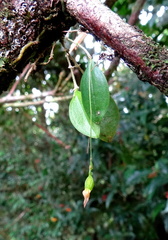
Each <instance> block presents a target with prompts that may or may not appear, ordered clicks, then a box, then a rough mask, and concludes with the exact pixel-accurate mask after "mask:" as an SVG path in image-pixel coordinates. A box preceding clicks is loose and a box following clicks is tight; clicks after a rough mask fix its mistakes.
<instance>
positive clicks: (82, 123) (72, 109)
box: [69, 90, 100, 138]
mask: <svg viewBox="0 0 168 240" xmlns="http://www.w3.org/2000/svg"><path fill="white" fill-rule="evenodd" d="M69 117H70V120H71V123H72V124H73V126H74V127H75V128H76V129H77V130H78V131H79V132H81V133H82V134H84V135H86V136H88V137H92V138H98V137H99V134H100V127H99V126H98V125H96V124H95V123H91V125H90V120H89V118H88V116H87V114H86V112H85V110H84V108H83V104H82V97H81V92H80V91H78V90H76V91H75V93H74V96H73V98H72V100H71V102H70V106H69Z"/></svg>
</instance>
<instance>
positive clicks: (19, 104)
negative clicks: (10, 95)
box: [3, 95, 72, 108]
mask: <svg viewBox="0 0 168 240" xmlns="http://www.w3.org/2000/svg"><path fill="white" fill-rule="evenodd" d="M71 98H72V95H68V96H62V97H53V98H52V99H50V100H46V99H43V100H38V101H27V102H14V103H5V104H3V107H4V108H7V107H28V106H37V105H42V104H44V103H51V102H59V101H66V100H69V99H71Z"/></svg>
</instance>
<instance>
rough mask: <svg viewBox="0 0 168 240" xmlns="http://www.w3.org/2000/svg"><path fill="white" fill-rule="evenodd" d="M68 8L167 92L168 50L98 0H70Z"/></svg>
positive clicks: (142, 77) (143, 77)
mask: <svg viewBox="0 0 168 240" xmlns="http://www.w3.org/2000/svg"><path fill="white" fill-rule="evenodd" d="M66 2H67V10H68V11H69V12H70V14H71V15H72V16H74V17H75V18H76V19H77V21H78V22H80V23H81V24H82V25H83V26H85V27H86V29H88V30H89V31H90V32H91V33H93V34H94V35H95V36H96V37H97V38H99V39H100V40H102V41H103V42H104V43H105V44H106V45H107V46H109V47H111V48H113V49H114V50H116V51H117V52H118V54H119V55H120V57H121V58H122V59H123V60H124V61H125V62H126V63H127V65H128V66H129V67H130V68H131V69H132V70H133V71H134V72H135V73H136V74H137V76H138V78H139V79H140V80H142V81H144V82H149V83H150V84H152V85H154V86H156V87H157V88H158V89H159V90H160V91H161V92H163V93H164V94H165V95H168V50H167V49H166V48H164V47H161V46H159V45H157V44H156V43H155V42H154V41H152V39H151V38H148V37H146V36H145V35H144V34H143V32H141V31H140V30H138V29H136V28H135V27H133V26H130V25H128V24H127V23H125V22H124V21H123V20H122V19H121V18H120V17H119V16H118V15H117V14H115V13H114V12H112V11H111V10H110V9H108V8H107V7H106V6H104V5H103V4H101V3H100V1H99V0H94V1H90V0H78V1H76V0H67V1H66Z"/></svg>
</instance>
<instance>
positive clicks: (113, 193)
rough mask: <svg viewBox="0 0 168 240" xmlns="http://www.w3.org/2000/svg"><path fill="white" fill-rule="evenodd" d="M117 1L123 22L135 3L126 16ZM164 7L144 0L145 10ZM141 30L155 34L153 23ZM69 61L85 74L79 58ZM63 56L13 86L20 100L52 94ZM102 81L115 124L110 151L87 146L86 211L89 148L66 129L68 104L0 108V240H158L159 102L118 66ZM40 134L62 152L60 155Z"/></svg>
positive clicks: (161, 183) (162, 123)
mask: <svg viewBox="0 0 168 240" xmlns="http://www.w3.org/2000/svg"><path fill="white" fill-rule="evenodd" d="M123 2H124V1H118V2H117V3H116V5H115V11H118V13H119V14H121V16H125V17H126V18H127V16H129V14H130V12H131V10H130V9H131V7H132V5H133V3H134V1H129V7H128V8H126V7H124V5H122V4H123ZM166 2H167V1H147V3H146V5H145V9H148V6H149V5H151V4H153V6H154V7H155V8H154V9H157V8H159V6H161V4H165V5H164V6H166V4H167V3H166ZM121 6H123V7H121ZM166 11H167V10H166ZM150 24H151V25H150ZM149 26H151V29H150V31H151V32H148V31H149ZM141 27H142V28H143V30H144V31H146V33H149V35H150V34H151V33H152V31H153V33H154V34H156V35H157V31H158V29H157V27H156V26H155V24H154V21H153V23H150V21H149V22H148V24H147V25H146V26H141ZM163 31H164V30H163ZM163 31H162V33H163ZM72 34H73V33H72ZM164 39H165V38H164V37H163V38H162V40H163V41H164V42H163V43H164V44H167V42H166V41H165V40H164ZM90 51H93V49H91V50H90ZM76 54H77V53H76ZM78 54H79V55H80V60H79V62H80V64H81V66H82V67H83V68H84V67H85V64H86V61H85V56H84V55H83V52H81V51H80V50H79V52H78ZM64 55H65V54H64V52H63V50H62V48H61V47H60V44H57V47H56V50H55V57H54V59H53V60H52V61H51V62H50V64H48V65H47V66H44V67H39V68H38V69H37V70H38V71H37V72H36V73H34V74H32V76H31V77H30V78H29V79H28V81H27V82H21V84H20V85H19V86H18V91H20V94H25V93H27V94H28V93H32V89H38V90H40V91H47V90H51V89H53V88H54V86H55V84H56V83H57V81H58V78H59V73H60V72H61V71H62V69H64V70H65V72H66V73H67V74H68V72H69V70H68V68H67V62H66V59H65V57H64ZM76 78H77V80H79V79H80V74H77V75H76ZM111 78H112V81H111ZM111 78H110V79H109V82H112V83H111V84H110V87H111V88H110V89H111V94H112V95H113V97H114V99H115V101H116V103H117V105H118V107H119V110H120V116H121V119H120V125H119V128H118V131H117V135H116V136H115V138H114V139H113V141H112V143H105V142H102V141H100V140H93V162H94V181H95V187H94V189H93V191H92V193H91V200H90V201H89V204H88V206H87V207H86V209H83V197H82V190H83V187H84V180H85V178H86V176H87V173H88V164H89V156H88V154H87V146H88V139H87V137H85V136H83V135H82V134H80V133H78V132H77V131H76V130H75V129H74V128H73V126H72V125H71V123H70V120H69V116H68V105H69V101H62V102H58V104H59V110H58V111H56V110H55V109H54V108H53V106H52V105H49V104H48V105H47V107H45V106H44V105H39V106H29V107H25V108H14V107H8V108H4V107H3V106H1V107H0V116H1V118H0V136H1V143H0V196H1V197H0V240H41V239H45V240H54V239H57V240H102V239H103V240H144V239H145V240H157V239H161V240H163V239H164V237H162V238H161V237H160V235H159V234H160V233H159V232H161V234H164V226H165V223H164V222H163V219H162V218H161V211H163V210H164V208H165V206H166V197H165V194H166V192H168V142H167V139H168V127H167V120H168V111H167V99H166V98H165V96H163V95H162V94H161V93H160V92H159V91H158V90H157V89H156V88H154V87H152V86H150V85H149V84H147V83H142V82H140V81H139V80H138V79H137V78H136V76H135V75H134V74H133V73H132V72H131V71H130V70H129V69H128V68H127V67H126V66H125V65H124V64H121V65H120V66H119V67H118V71H117V72H115V73H114V74H113V75H112V77H111ZM72 88H73V86H72V82H71V81H68V82H67V83H66V85H65V87H64V88H62V89H61V90H62V93H63V94H65V95H66V94H69V91H70V89H72ZM32 119H33V120H32ZM39 126H41V127H39ZM44 128H45V129H47V131H49V132H50V133H52V134H53V135H54V136H56V137H57V138H58V139H60V140H61V141H62V142H63V143H64V144H65V145H66V146H70V148H68V147H66V148H64V147H63V146H60V145H59V144H58V143H57V142H56V141H55V140H54V139H52V138H51V137H49V136H48V135H47V134H46V133H45V132H44V131H43V129H44ZM166 196H167V195H166ZM158 221H159V223H161V222H162V223H163V224H162V225H163V226H162V228H161V227H160V225H158ZM165 239H166V238H165Z"/></svg>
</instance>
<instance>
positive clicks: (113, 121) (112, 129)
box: [99, 98, 119, 142]
mask: <svg viewBox="0 0 168 240" xmlns="http://www.w3.org/2000/svg"><path fill="white" fill-rule="evenodd" d="M118 123H119V111H118V107H117V105H116V103H115V101H114V100H113V99H112V98H110V103H109V106H108V109H107V112H106V114H105V116H104V117H103V119H102V121H101V124H100V137H99V138H100V139H101V140H103V141H105V142H110V141H111V140H112V138H113V137H114V135H115V133H116V131H117V127H118Z"/></svg>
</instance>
